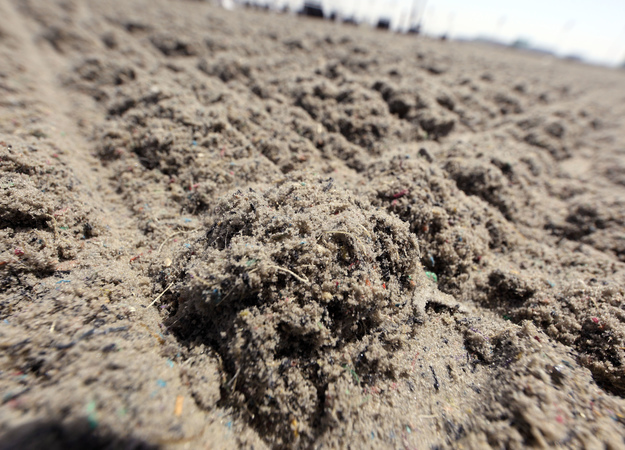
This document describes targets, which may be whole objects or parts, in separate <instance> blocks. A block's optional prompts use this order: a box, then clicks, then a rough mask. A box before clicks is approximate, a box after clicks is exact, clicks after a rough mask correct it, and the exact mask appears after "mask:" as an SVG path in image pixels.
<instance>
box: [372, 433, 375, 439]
mask: <svg viewBox="0 0 625 450" xmlns="http://www.w3.org/2000/svg"><path fill="white" fill-rule="evenodd" d="M371 439H375V432H373V431H372V432H371Z"/></svg>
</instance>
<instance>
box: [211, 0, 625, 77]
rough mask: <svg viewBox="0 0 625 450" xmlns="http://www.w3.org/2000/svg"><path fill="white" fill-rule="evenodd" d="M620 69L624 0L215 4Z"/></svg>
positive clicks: (231, 0)
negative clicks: (503, 47)
mask: <svg viewBox="0 0 625 450" xmlns="http://www.w3.org/2000/svg"><path fill="white" fill-rule="evenodd" d="M218 2H219V3H221V4H222V6H224V7H227V8H236V7H246V6H247V7H259V8H266V9H271V10H275V11H283V12H289V13H300V14H305V15H309V16H320V15H322V16H323V17H324V18H325V19H328V20H336V21H339V22H343V23H346V24H352V25H354V24H359V25H369V26H375V27H378V28H382V29H389V30H390V31H394V32H401V33H406V32H412V33H421V34H425V35H428V36H432V37H438V38H446V39H454V40H479V41H484V42H490V43H494V44H497V45H507V46H514V47H518V48H525V49H528V50H533V51H538V52H543V53H547V54H554V55H556V56H558V57H563V58H569V59H577V60H583V61H586V62H591V63H594V64H602V65H608V66H620V67H625V0H503V1H502V0H470V1H469V0H321V1H304V0H218Z"/></svg>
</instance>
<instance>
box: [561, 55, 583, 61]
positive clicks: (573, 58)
mask: <svg viewBox="0 0 625 450" xmlns="http://www.w3.org/2000/svg"><path fill="white" fill-rule="evenodd" d="M564 59H565V60H566V61H572V62H584V58H582V57H581V56H580V55H576V54H572V55H566V56H565V57H564Z"/></svg>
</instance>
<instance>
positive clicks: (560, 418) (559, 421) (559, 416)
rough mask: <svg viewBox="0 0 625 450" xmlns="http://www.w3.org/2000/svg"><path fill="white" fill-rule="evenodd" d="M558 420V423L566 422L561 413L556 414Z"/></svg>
mask: <svg viewBox="0 0 625 450" xmlns="http://www.w3.org/2000/svg"><path fill="white" fill-rule="evenodd" d="M556 422H558V423H564V417H562V416H561V415H560V414H558V415H557V416H556Z"/></svg>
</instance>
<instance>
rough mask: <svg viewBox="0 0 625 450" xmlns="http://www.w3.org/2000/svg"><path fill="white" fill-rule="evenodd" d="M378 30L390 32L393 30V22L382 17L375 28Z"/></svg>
mask: <svg viewBox="0 0 625 450" xmlns="http://www.w3.org/2000/svg"><path fill="white" fill-rule="evenodd" d="M375 27H376V28H377V29H378V30H388V29H390V28H391V21H390V19H387V18H384V17H381V18H380V19H379V20H378V24H377V25H376V26H375Z"/></svg>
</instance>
